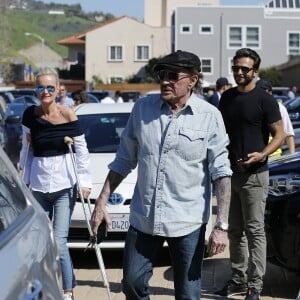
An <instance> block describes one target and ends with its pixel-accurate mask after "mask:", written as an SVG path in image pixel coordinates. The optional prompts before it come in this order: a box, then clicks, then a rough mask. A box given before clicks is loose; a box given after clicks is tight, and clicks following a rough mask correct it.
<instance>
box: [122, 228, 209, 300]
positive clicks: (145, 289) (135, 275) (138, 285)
mask: <svg viewBox="0 0 300 300" xmlns="http://www.w3.org/2000/svg"><path fill="white" fill-rule="evenodd" d="M205 229H206V224H204V225H202V226H201V227H200V228H199V229H197V230H195V231H194V232H192V233H190V234H188V235H186V236H182V237H175V238H165V237H161V236H153V235H149V234H145V233H142V232H140V231H138V230H135V229H134V228H133V227H130V228H129V230H128V233H127V238H126V244H125V250H124V263H123V281H122V284H123V292H124V294H125V295H126V300H146V299H147V300H148V299H150V296H149V294H150V292H149V280H150V278H151V276H152V274H153V266H154V263H155V259H156V257H157V254H158V252H159V251H160V250H161V249H162V247H163V243H164V241H165V240H166V241H167V243H168V247H169V251H170V256H171V260H172V267H173V271H174V287H175V299H176V300H198V299H200V296H201V270H202V261H203V254H204V248H205Z"/></svg>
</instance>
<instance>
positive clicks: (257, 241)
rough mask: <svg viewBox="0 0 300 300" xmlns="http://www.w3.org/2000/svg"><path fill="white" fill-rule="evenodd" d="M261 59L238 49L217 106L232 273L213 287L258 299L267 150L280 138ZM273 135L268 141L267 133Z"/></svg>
mask: <svg viewBox="0 0 300 300" xmlns="http://www.w3.org/2000/svg"><path fill="white" fill-rule="evenodd" d="M260 62H261V59H260V57H259V55H258V54H257V53H256V52H255V51H253V50H252V49H249V48H242V49H239V50H238V51H237V52H236V54H235V56H234V58H233V66H232V72H233V76H234V79H235V82H236V84H237V87H234V88H231V89H229V90H227V91H225V92H224V93H223V94H222V97H221V99H220V104H219V109H220V110H221V113H222V115H223V119H224V123H225V127H226V131H227V133H228V135H229V140H230V144H229V146H228V149H229V158H230V162H231V168H232V171H233V175H232V178H231V190H232V194H231V202H230V212H229V229H228V238H229V241H230V262H231V269H232V278H231V280H230V281H229V282H228V283H227V284H226V286H225V287H224V288H223V289H222V290H220V291H217V292H215V294H217V295H221V296H228V297H230V296H232V295H237V294H245V293H246V297H245V300H257V299H259V295H260V292H261V290H262V287H263V276H264V274H265V270H266V237H265V230H264V212H265V204H266V198H267V195H268V183H269V171H268V165H267V161H268V155H269V154H271V153H272V152H274V151H275V150H276V149H278V148H279V147H280V146H281V145H282V143H283V140H284V133H283V125H282V121H281V115H280V111H279V107H278V104H277V102H276V100H275V99H274V98H273V97H272V96H270V95H268V94H267V93H265V91H263V90H262V89H260V88H258V87H256V83H255V82H256V77H257V74H258V70H259V66H260ZM270 134H271V135H272V136H273V139H272V140H271V142H270V143H268V141H269V135H270Z"/></svg>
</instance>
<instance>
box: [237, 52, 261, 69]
mask: <svg viewBox="0 0 300 300" xmlns="http://www.w3.org/2000/svg"><path fill="white" fill-rule="evenodd" d="M242 57H250V58H252V59H253V61H254V64H253V69H255V70H258V69H259V66H260V62H261V59H260V57H259V55H258V54H257V52H255V51H254V50H252V49H250V48H241V49H239V50H237V51H236V53H235V56H234V57H233V61H234V62H235V61H236V60H237V59H239V58H242Z"/></svg>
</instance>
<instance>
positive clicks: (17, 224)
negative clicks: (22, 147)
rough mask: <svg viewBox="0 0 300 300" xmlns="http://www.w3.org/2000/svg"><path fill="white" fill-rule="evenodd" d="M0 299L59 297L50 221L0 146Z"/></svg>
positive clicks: (27, 299) (56, 262)
mask: <svg viewBox="0 0 300 300" xmlns="http://www.w3.org/2000/svg"><path fill="white" fill-rule="evenodd" d="M0 165H1V168H0V266H1V272H0V299H1V300H6V299H7V300H9V299H16V300H17V299H22V300H31V299H32V300H34V299H49V300H50V299H51V300H57V299H62V295H61V287H60V277H61V275H60V267H59V261H58V255H57V249H56V245H55V242H54V239H53V232H52V228H51V224H50V221H49V219H48V217H47V215H46V214H45V212H44V211H43V209H42V208H41V207H40V205H39V204H38V203H37V202H36V201H35V199H34V198H33V196H32V194H31V192H30V191H29V190H28V188H27V187H26V186H25V185H24V184H23V183H22V181H21V179H20V176H19V174H18V173H17V171H16V170H15V168H14V167H13V165H12V163H11V162H10V161H9V159H8V157H7V156H6V154H5V153H4V152H3V150H2V149H0Z"/></svg>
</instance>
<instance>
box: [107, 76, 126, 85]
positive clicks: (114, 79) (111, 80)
mask: <svg viewBox="0 0 300 300" xmlns="http://www.w3.org/2000/svg"><path fill="white" fill-rule="evenodd" d="M123 82H124V78H123V76H111V77H110V78H109V79H108V83H109V84H113V83H123Z"/></svg>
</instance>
